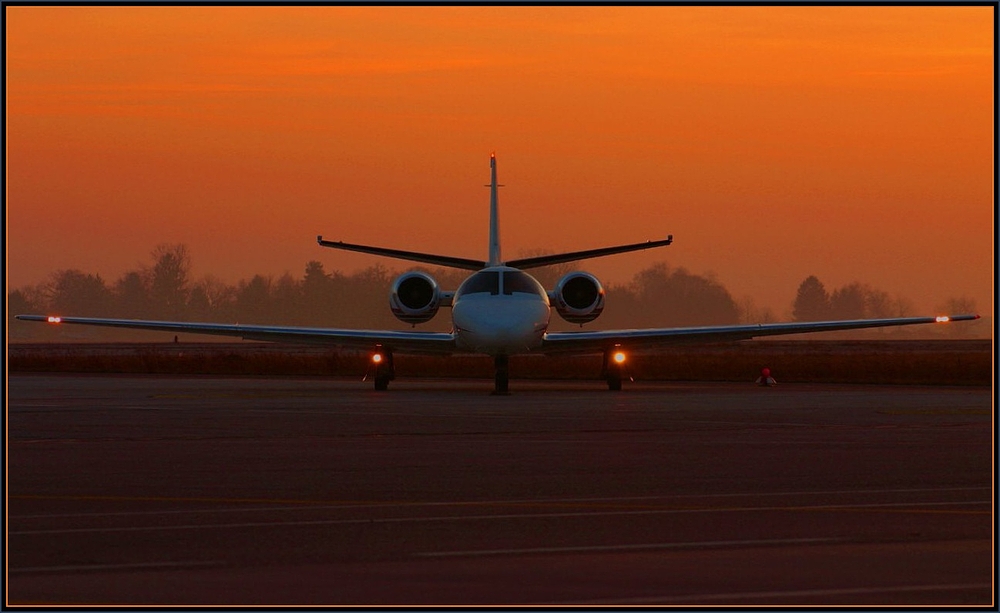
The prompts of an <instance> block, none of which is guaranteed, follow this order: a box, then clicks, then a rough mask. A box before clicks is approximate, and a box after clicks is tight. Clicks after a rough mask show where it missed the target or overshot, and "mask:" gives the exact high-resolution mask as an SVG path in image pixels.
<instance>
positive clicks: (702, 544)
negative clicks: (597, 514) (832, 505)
mask: <svg viewBox="0 0 1000 613" xmlns="http://www.w3.org/2000/svg"><path fill="white" fill-rule="evenodd" d="M844 540H845V539H842V538H802V539H766V540H760V539H758V540H749V541H691V542H687V543H639V544H634V545H582V546H577V547H530V548H527V549H475V550H469V551H426V552H420V553H415V554H413V555H415V556H418V557H421V558H450V557H474V556H501V555H529V554H533V553H579V552H585V551H641V550H649V549H702V548H710V547H740V546H748V547H757V546H760V545H802V544H807V543H812V544H815V543H835V542H843V541H844Z"/></svg>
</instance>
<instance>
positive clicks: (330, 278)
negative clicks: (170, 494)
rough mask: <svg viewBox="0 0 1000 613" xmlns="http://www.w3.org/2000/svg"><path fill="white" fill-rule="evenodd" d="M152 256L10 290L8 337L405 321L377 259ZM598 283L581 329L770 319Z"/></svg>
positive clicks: (646, 277)
mask: <svg viewBox="0 0 1000 613" xmlns="http://www.w3.org/2000/svg"><path fill="white" fill-rule="evenodd" d="M538 254H540V253H538V252H533V253H532V254H529V255H538ZM151 259H152V264H150V265H148V266H140V267H139V268H138V269H136V270H129V271H127V272H125V273H124V274H123V275H122V276H121V277H120V278H118V279H117V280H116V281H114V282H113V283H110V284H109V283H107V282H106V281H105V280H104V279H103V278H102V277H101V276H100V275H98V274H91V273H86V272H83V271H80V270H76V269H66V270H58V271H56V272H54V273H52V275H50V277H49V279H48V280H47V281H46V282H44V283H41V284H38V285H34V286H27V287H22V288H19V289H15V290H13V291H10V292H9V293H8V295H7V301H8V302H7V313H8V319H7V324H8V332H9V338H10V339H11V340H13V341H30V340H74V339H77V340H137V341H141V340H163V338H164V336H165V334H164V333H162V332H144V331H134V330H113V329H109V328H90V327H86V328H85V327H82V326H59V327H55V326H41V325H38V324H33V323H29V322H20V321H16V320H14V319H13V316H14V315H15V314H19V313H43V314H45V313H54V314H66V315H76V316H81V317H88V316H89V317H116V318H130V319H163V320H179V321H192V322H220V323H246V324H273V325H289V326H316V327H334V328H372V329H389V330H393V329H395V330H401V329H407V328H408V327H409V326H408V325H407V324H404V323H403V322H400V321H399V320H397V319H396V318H395V317H393V316H392V314H391V312H390V311H389V307H388V297H387V294H388V288H389V286H390V284H391V283H392V280H393V279H394V278H395V276H396V275H397V274H399V272H401V271H391V270H389V269H387V268H386V267H384V266H382V265H381V264H376V265H374V266H370V267H368V268H365V269H364V270H361V271H359V272H357V273H354V274H352V275H347V274H344V273H342V272H340V271H332V272H327V271H326V270H325V268H324V266H323V264H322V263H321V262H319V261H315V260H313V261H310V262H308V263H307V264H306V265H305V268H304V271H303V274H302V276H301V277H294V276H292V275H291V274H290V273H285V274H284V275H282V276H280V277H278V278H276V279H275V278H274V277H271V276H264V275H259V274H258V275H254V276H253V277H252V278H250V279H249V280H245V279H244V280H240V281H239V282H237V283H236V284H227V283H225V282H223V281H221V280H219V279H218V278H216V277H214V276H211V275H207V276H205V277H202V278H201V279H198V280H192V279H191V274H190V271H191V257H190V254H189V252H188V249H187V247H186V246H185V245H166V244H164V245H159V246H157V247H156V248H155V249H154V250H153V251H152V253H151ZM418 269H420V270H424V271H425V272H428V273H429V274H431V275H432V276H434V278H435V279H436V280H437V281H438V284H439V285H440V286H441V287H442V288H444V289H455V288H457V287H458V285H459V284H460V283H461V282H462V280H464V279H465V277H466V276H467V274H468V271H462V270H452V269H433V270H429V269H426V268H418ZM570 270H572V268H571V267H570V266H568V265H565V264H563V265H558V266H550V267H546V268H539V269H535V270H532V271H531V273H532V274H533V275H534V276H535V277H536V278H537V279H538V280H539V281H540V282H541V283H542V285H544V286H545V287H546V288H549V289H551V288H552V287H554V286H555V284H556V281H557V280H558V279H559V278H560V277H561V276H562V275H564V274H566V273H567V272H569V271H570ZM606 289H607V296H606V299H607V300H606V308H605V311H604V313H603V314H602V315H601V317H600V318H599V319H598V320H597V321H596V322H595V323H594V324H589V325H588V326H587V327H588V329H601V328H635V327H654V326H656V327H660V326H696V325H724V324H734V323H741V322H743V323H758V322H759V323H766V322H770V321H777V318H776V317H775V316H774V314H773V313H772V312H771V311H770V310H769V309H758V308H757V307H756V306H755V305H754V303H753V300H752V299H750V298H743V299H741V300H740V301H736V300H734V299H733V297H732V296H731V295H730V293H729V292H728V291H727V290H726V288H725V287H723V286H722V285H721V284H720V283H719V282H718V281H716V280H715V279H713V278H711V277H710V276H708V277H706V276H701V275H696V274H692V273H690V272H688V271H687V270H685V269H684V268H671V267H669V266H668V265H667V264H665V263H658V264H654V265H653V266H650V267H649V268H647V269H645V270H643V271H641V272H639V273H638V274H636V275H635V276H634V277H633V279H632V281H631V282H630V283H627V284H621V285H611V286H609V287H607V288H606ZM952 302H956V301H952ZM957 302H959V304H953V305H951V306H955V307H956V308H955V309H953V310H952V312H957V311H962V312H967V311H969V310H970V309H972V310H974V308H973V307H974V305H967V304H960V302H961V301H957ZM967 302H968V301H967ZM966 306H968V307H969V308H965V307H966ZM959 307H962V308H959ZM911 311H912V308H911V307H910V305H909V303H908V302H907V301H905V300H903V299H899V298H896V299H890V298H889V297H888V295H887V294H885V292H881V291H878V290H875V289H873V288H871V287H869V286H867V285H863V284H859V283H853V284H851V285H848V286H845V287H843V288H839V289H837V290H835V291H834V292H833V293H832V294H829V293H827V292H826V289H825V288H824V287H823V284H822V283H821V282H820V281H819V280H818V279H817V278H816V277H809V278H807V279H806V280H805V281H803V282H802V285H801V286H800V287H799V291H798V295H797V296H796V298H795V302H794V305H793V308H792V312H793V317H794V319H796V320H800V321H808V320H817V319H857V318H864V317H897V316H906V315H909V314H911ZM551 325H552V328H553V329H557V330H558V329H562V330H568V329H572V328H573V327H574V326H573V325H572V324H568V323H566V322H564V321H562V319H561V318H559V317H558V316H557V315H556V314H555V313H553V316H552V324H551ZM449 327H450V320H449V318H448V317H447V315H446V314H439V315H438V316H437V317H435V318H434V319H433V320H431V322H430V323H428V324H424V325H423V326H421V329H424V330H448V329H449ZM956 327H957V326H956ZM202 338H204V337H202Z"/></svg>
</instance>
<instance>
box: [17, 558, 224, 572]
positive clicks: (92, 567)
mask: <svg viewBox="0 0 1000 613" xmlns="http://www.w3.org/2000/svg"><path fill="white" fill-rule="evenodd" d="M222 564H223V562H222V561H215V562H203V561H191V562H136V563H132V564H80V565H75V566H28V567H25V568H11V569H9V572H11V573H74V572H87V571H100V570H142V569H149V570H156V569H159V568H190V567H196V566H198V567H200V566H222Z"/></svg>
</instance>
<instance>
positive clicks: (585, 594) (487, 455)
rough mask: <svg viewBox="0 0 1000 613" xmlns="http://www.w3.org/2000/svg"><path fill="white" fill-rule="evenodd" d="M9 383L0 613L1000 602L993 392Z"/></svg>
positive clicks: (99, 379)
mask: <svg viewBox="0 0 1000 613" xmlns="http://www.w3.org/2000/svg"><path fill="white" fill-rule="evenodd" d="M8 385H9V387H8V394H9V398H8V400H9V405H8V415H7V418H8V432H7V436H8V440H7V443H8V447H7V453H8V457H7V459H8V475H7V476H8V488H9V489H8V505H9V506H8V508H7V514H8V520H9V523H8V533H7V547H8V551H7V553H8V564H9V566H8V568H7V572H8V575H7V579H8V582H7V592H6V602H7V604H26V603H58V604H81V603H89V604H220V603H221V604H237V605H251V604H270V605H282V604H346V605H363V604H404V605H405V604H508V603H529V604H576V605H583V604H641V605H654V604H667V605H680V606H693V605H701V604H718V605H727V604H738V605H776V604H791V605H796V604H798V605H825V604H860V605H918V604H939V605H955V604H963V605H970V604H971V605H985V606H991V605H995V600H994V598H995V588H994V582H993V579H994V573H995V568H994V562H995V559H996V558H995V550H994V545H995V535H994V533H993V524H994V515H993V513H994V500H995V492H994V489H993V467H994V457H993V438H992V437H993V421H992V400H991V399H992V391H991V390H990V389H988V388H981V387H980V388H959V387H903V386H896V387H889V386H871V385H864V386H862V385H804V384H802V385H786V386H781V387H777V388H771V389H768V388H758V387H755V386H753V385H746V384H719V383H712V384H701V383H655V384H650V383H646V384H643V383H635V384H628V383H626V390H625V391H624V392H622V393H611V392H608V391H607V390H606V389H604V386H603V383H601V382H598V381H589V382H584V381H579V382H539V381H518V380H515V381H512V383H511V387H512V390H513V394H512V395H511V396H508V397H496V396H490V395H489V393H488V392H489V389H490V388H491V385H492V381H469V380H405V379H404V380H400V381H396V382H395V383H394V384H393V386H392V387H391V389H390V391H389V392H387V393H376V392H374V391H372V390H370V389H369V384H368V383H361V382H359V381H356V380H346V379H336V380H323V379H315V378H299V379H295V378H235V377H234V378H211V377H154V376H98V375H91V376H81V375H58V376H48V375H15V376H11V377H9V380H8Z"/></svg>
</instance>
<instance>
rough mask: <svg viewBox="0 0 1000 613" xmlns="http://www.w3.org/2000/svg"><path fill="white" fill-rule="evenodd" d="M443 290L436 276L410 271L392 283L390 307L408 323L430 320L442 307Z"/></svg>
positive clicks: (399, 317) (394, 313)
mask: <svg viewBox="0 0 1000 613" xmlns="http://www.w3.org/2000/svg"><path fill="white" fill-rule="evenodd" d="M441 298H442V294H441V290H440V289H439V288H438V284H437V282H436V281H434V278H433V277H431V276H430V275H428V274H426V273H423V272H417V271H414V272H408V273H404V274H402V275H400V276H399V277H397V278H396V280H395V281H393V283H392V290H390V292H389V308H390V309H392V314H393V315H395V316H396V318H397V319H399V320H401V321H405V322H406V323H408V324H421V323H424V322H425V321H430V320H431V319H432V318H433V317H434V316H435V315H436V314H437V312H438V309H439V308H440V307H441Z"/></svg>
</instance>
